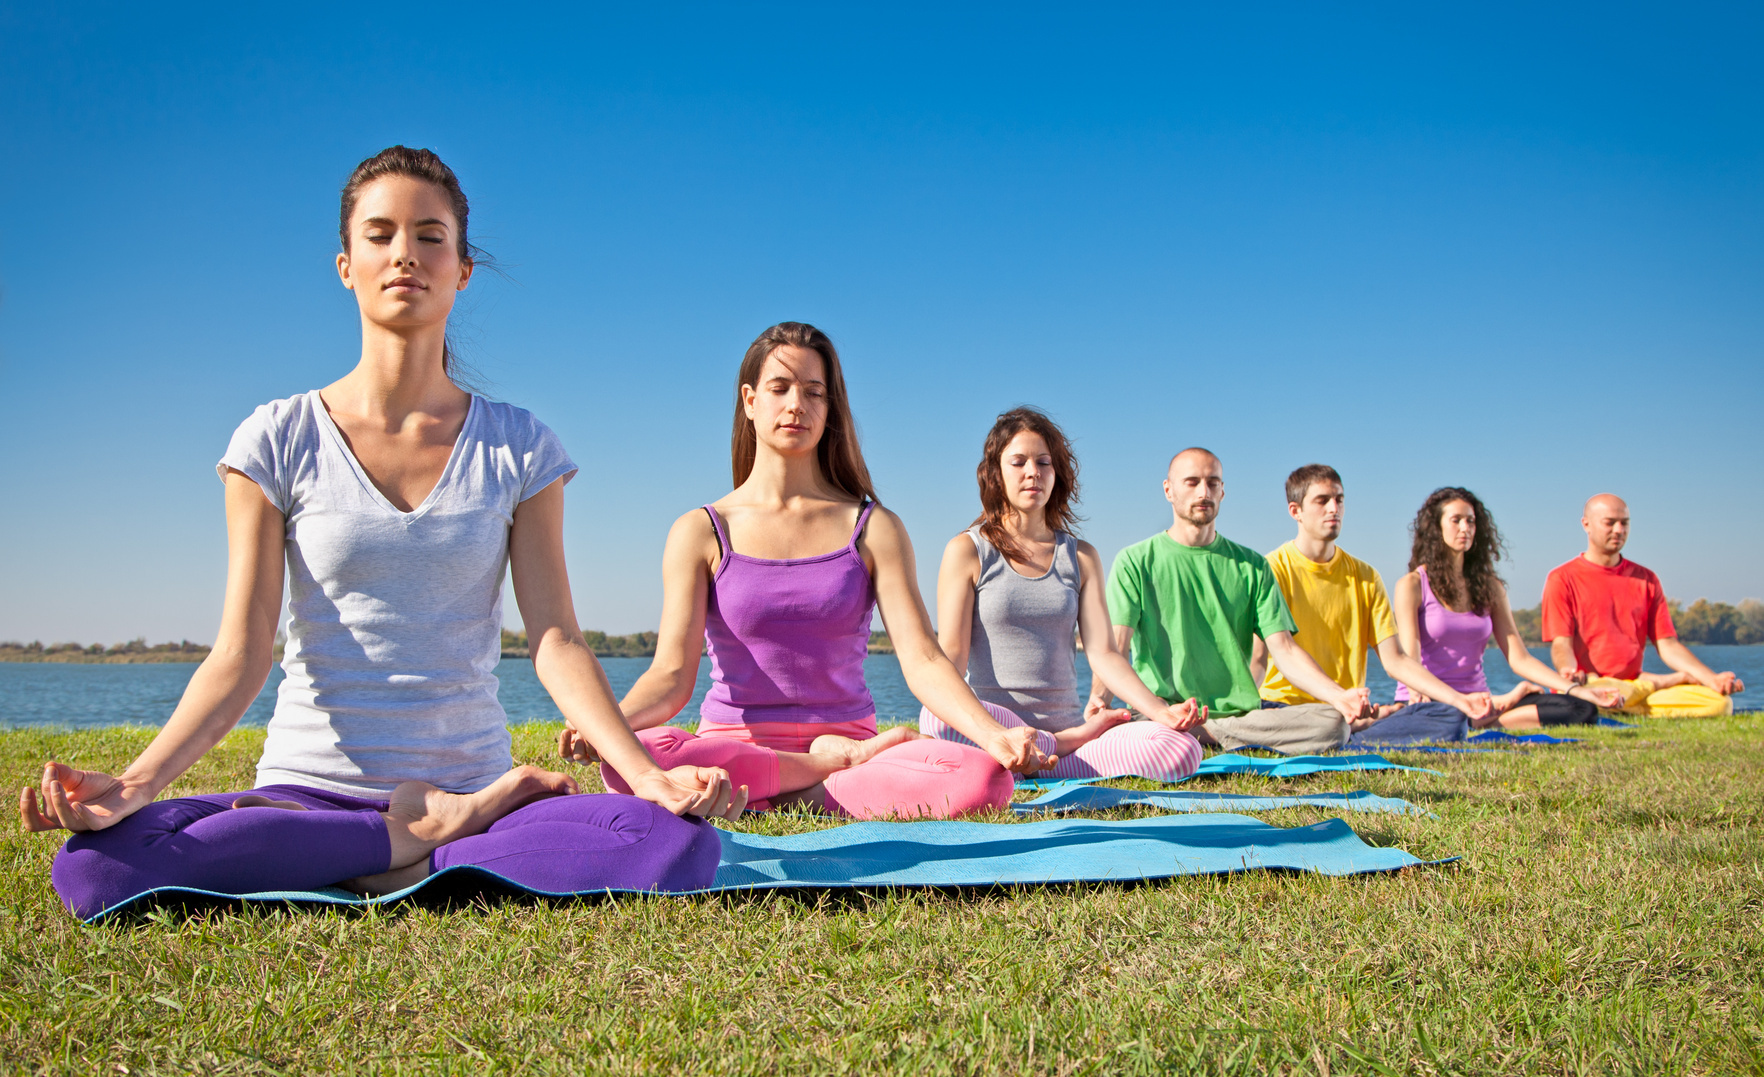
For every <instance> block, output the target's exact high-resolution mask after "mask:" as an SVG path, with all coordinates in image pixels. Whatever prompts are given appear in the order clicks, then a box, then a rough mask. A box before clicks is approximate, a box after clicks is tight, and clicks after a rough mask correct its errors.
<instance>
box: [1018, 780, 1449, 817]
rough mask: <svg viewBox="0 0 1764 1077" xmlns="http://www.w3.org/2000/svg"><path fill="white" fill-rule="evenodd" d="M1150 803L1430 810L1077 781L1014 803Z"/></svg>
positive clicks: (1354, 800) (1235, 808)
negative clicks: (1147, 788)
mask: <svg viewBox="0 0 1764 1077" xmlns="http://www.w3.org/2000/svg"><path fill="white" fill-rule="evenodd" d="M1128 807H1147V808H1162V809H1163V810H1165V811H1184V812H1189V811H1210V812H1240V811H1272V810H1273V809H1276V808H1321V809H1323V810H1325V811H1364V812H1389V813H1390V814H1392V815H1428V814H1431V813H1429V812H1428V811H1427V809H1426V808H1422V807H1419V806H1418V805H1415V804H1411V803H1409V802H1408V801H1406V800H1402V799H1400V798H1398V797H1381V796H1376V795H1374V794H1372V793H1369V792H1367V791H1366V790H1364V789H1360V790H1356V791H1354V792H1351V793H1306V794H1303V795H1301V796H1273V797H1261V796H1255V795H1253V794H1249V793H1209V792H1195V791H1189V790H1180V791H1178V790H1173V789H1152V790H1146V789H1116V788H1114V787H1113V786H1106V785H1091V784H1089V783H1088V782H1084V781H1079V782H1074V783H1071V784H1069V785H1065V786H1053V787H1051V788H1049V789H1048V791H1047V792H1045V793H1043V794H1042V795H1041V796H1038V797H1036V798H1035V799H1034V800H1025V801H1022V802H1020V803H1017V804H1012V805H1011V810H1012V811H1014V812H1016V813H1017V814H1018V815H1059V814H1063V813H1065V812H1074V811H1101V810H1103V809H1106V808H1128Z"/></svg>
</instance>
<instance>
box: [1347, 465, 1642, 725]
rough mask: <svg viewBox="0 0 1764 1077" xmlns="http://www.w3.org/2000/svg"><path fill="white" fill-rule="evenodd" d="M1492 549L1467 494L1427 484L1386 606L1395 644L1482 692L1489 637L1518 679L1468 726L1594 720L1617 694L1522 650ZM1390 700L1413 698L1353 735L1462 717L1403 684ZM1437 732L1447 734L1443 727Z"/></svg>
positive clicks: (1490, 532) (1483, 515)
mask: <svg viewBox="0 0 1764 1077" xmlns="http://www.w3.org/2000/svg"><path fill="white" fill-rule="evenodd" d="M1500 556H1501V539H1500V533H1499V532H1498V531H1497V530H1496V529H1495V524H1494V520H1493V518H1491V517H1490V516H1489V513H1488V509H1486V508H1485V507H1483V504H1482V502H1481V501H1480V500H1478V498H1477V497H1476V495H1475V494H1473V493H1471V492H1470V491H1469V490H1465V489H1463V488H1462V487H1457V486H1443V487H1441V488H1439V489H1438V490H1435V491H1433V493H1432V494H1430V495H1429V496H1428V498H1427V500H1426V502H1424V503H1423V504H1422V506H1421V509H1420V511H1419V512H1417V513H1416V514H1415V524H1414V547H1413V551H1412V552H1411V554H1410V557H1409V568H1410V572H1409V574H1408V575H1406V576H1404V577H1403V578H1402V579H1400V580H1398V581H1397V585H1396V594H1395V596H1394V598H1395V601H1394V602H1393V604H1392V605H1393V606H1394V612H1395V614H1396V622H1397V639H1398V641H1399V642H1400V643H1401V644H1402V648H1403V650H1404V652H1406V653H1407V654H1410V655H1413V656H1414V657H1415V658H1417V659H1418V660H1420V662H1421V664H1422V665H1423V666H1426V667H1427V671H1428V672H1429V673H1432V674H1433V675H1434V676H1436V677H1438V678H1439V679H1440V680H1442V681H1444V682H1445V683H1446V684H1448V685H1450V686H1451V687H1452V688H1455V689H1457V690H1458V691H1460V692H1463V693H1464V694H1465V695H1481V696H1483V697H1485V698H1488V697H1489V691H1488V678H1487V677H1486V676H1485V675H1484V672H1483V666H1482V655H1483V651H1484V650H1486V649H1487V648H1488V647H1489V646H1490V645H1491V644H1492V645H1494V646H1497V647H1499V648H1500V649H1501V651H1502V652H1503V653H1504V654H1505V655H1506V658H1507V664H1508V666H1510V667H1511V668H1512V670H1513V672H1514V673H1517V674H1518V675H1519V676H1520V677H1522V678H1526V679H1525V680H1522V681H1520V682H1519V684H1518V686H1517V687H1515V688H1514V689H1513V690H1512V691H1510V692H1507V693H1505V694H1503V695H1499V696H1493V697H1492V698H1491V700H1490V701H1491V703H1492V704H1493V706H1492V709H1491V710H1490V711H1489V712H1488V715H1487V717H1486V718H1483V719H1482V720H1480V721H1478V722H1476V723H1474V724H1476V725H1494V724H1496V723H1499V724H1500V725H1502V726H1504V727H1506V728H1509V729H1512V728H1536V727H1538V726H1540V725H1574V724H1585V723H1589V722H1593V721H1596V720H1597V719H1598V708H1599V707H1602V706H1612V705H1614V704H1616V703H1617V702H1619V700H1618V697H1617V694H1616V693H1615V692H1612V691H1609V690H1606V689H1594V688H1587V687H1585V686H1584V685H1576V684H1574V683H1572V682H1570V681H1569V680H1567V679H1566V678H1564V677H1562V676H1561V675H1560V674H1558V673H1557V672H1556V671H1555V670H1553V669H1551V668H1550V667H1549V666H1548V665H1547V664H1546V663H1544V662H1541V661H1539V660H1538V659H1537V658H1536V657H1535V656H1533V655H1532V653H1531V652H1530V651H1528V650H1527V649H1526V647H1525V639H1524V637H1523V636H1522V635H1521V634H1520V632H1519V628H1518V626H1517V625H1516V624H1515V623H1514V621H1513V611H1512V608H1511V607H1510V606H1509V604H1508V602H1507V588H1506V585H1505V584H1503V583H1502V582H1501V578H1500V577H1499V576H1498V575H1496V574H1495V570H1494V563H1495V561H1496V560H1498V559H1499V558H1500ZM1533 681H1535V682H1537V683H1535V684H1534V683H1532V682H1533ZM1546 689H1550V690H1553V691H1546ZM1397 699H1398V701H1399V702H1411V703H1413V704H1414V705H1412V706H1410V707H1408V708H1406V709H1405V710H1401V711H1398V712H1397V713H1396V714H1394V715H1391V716H1390V717H1389V718H1386V719H1385V720H1384V721H1383V722H1380V723H1379V724H1378V725H1375V726H1373V727H1372V730H1371V731H1369V732H1368V736H1367V739H1365V740H1364V741H1356V742H1355V743H1378V741H1376V740H1373V739H1371V733H1374V732H1378V731H1380V730H1385V731H1386V735H1388V730H1387V724H1388V727H1389V729H1394V728H1396V727H1398V726H1401V725H1404V724H1405V722H1407V723H1409V724H1415V723H1416V722H1418V721H1420V720H1422V719H1424V718H1425V717H1426V714H1423V713H1422V712H1423V710H1425V711H1426V712H1427V714H1432V713H1434V712H1437V713H1438V715H1439V716H1440V717H1443V718H1444V719H1446V720H1447V721H1448V722H1453V723H1458V724H1460V726H1467V725H1469V724H1471V723H1470V722H1469V720H1468V718H1466V717H1465V716H1463V715H1461V714H1458V712H1457V711H1456V710H1455V709H1454V708H1452V707H1449V706H1447V705H1446V704H1444V703H1434V702H1432V701H1429V700H1426V699H1421V698H1418V697H1411V694H1410V692H1409V690H1408V688H1407V686H1398V689H1397ZM1411 712H1413V713H1411ZM1460 735H1461V734H1460ZM1436 739H1452V738H1451V737H1450V735H1449V733H1444V734H1442V735H1440V736H1439V737H1437V738H1436Z"/></svg>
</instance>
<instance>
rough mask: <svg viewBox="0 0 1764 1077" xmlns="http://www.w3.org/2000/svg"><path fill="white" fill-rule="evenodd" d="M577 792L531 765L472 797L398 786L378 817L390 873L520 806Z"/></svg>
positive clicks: (422, 785)
mask: <svg viewBox="0 0 1764 1077" xmlns="http://www.w3.org/2000/svg"><path fill="white" fill-rule="evenodd" d="M575 791H576V781H575V779H574V778H571V777H570V776H569V775H567V774H559V773H557V772H556V771H551V770H541V769H539V768H538V767H533V766H520V767H515V768H514V769H513V770H511V771H509V772H508V773H507V774H504V775H503V776H502V777H500V778H498V779H496V780H495V781H494V782H492V783H490V785H489V786H487V787H485V788H483V789H480V790H478V791H477V792H476V793H466V794H459V793H448V792H444V791H442V790H440V789H437V788H435V787H434V786H432V785H430V784H429V783H428V782H403V783H400V784H399V785H398V786H397V787H396V788H394V789H393V790H392V795H391V796H390V797H388V798H387V800H388V803H387V806H386V810H385V811H384V812H382V813H381V818H383V819H385V820H386V831H387V834H388V836H389V837H390V838H391V841H392V858H391V869H390V870H394V871H395V870H397V869H399V868H403V867H407V866H409V865H412V864H415V863H417V862H418V861H423V862H425V863H426V862H427V859H428V855H429V853H431V852H433V851H434V850H435V849H437V848H439V847H440V846H442V845H446V844H447V843H448V842H450V841H458V840H459V839H460V838H467V837H471V836H472V835H473V834H482V833H483V832H484V831H485V830H488V829H489V828H490V824H491V823H494V822H495V821H496V820H498V819H500V818H502V817H503V816H505V815H507V814H508V813H509V812H511V811H514V810H515V809H516V808H519V807H520V806H522V805H523V804H530V803H532V802H533V801H535V800H541V799H544V798H545V797H553V796H562V795H565V794H569V793H574V792H575Z"/></svg>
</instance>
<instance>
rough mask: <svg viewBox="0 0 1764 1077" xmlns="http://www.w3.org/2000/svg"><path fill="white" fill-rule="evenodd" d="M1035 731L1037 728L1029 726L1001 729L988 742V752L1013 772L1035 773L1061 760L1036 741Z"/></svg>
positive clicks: (1002, 765) (999, 763)
mask: <svg viewBox="0 0 1764 1077" xmlns="http://www.w3.org/2000/svg"><path fill="white" fill-rule="evenodd" d="M1035 733H1036V730H1034V729H1031V728H1029V727H1028V726H1015V727H1013V728H1010V729H1001V730H999V732H998V734H997V735H996V736H994V737H993V738H992V739H991V740H990V741H988V742H987V744H986V754H987V755H990V756H991V757H992V758H993V759H995V760H997V761H998V765H999V766H1001V767H1003V768H1005V769H1006V770H1008V771H1010V772H1011V773H1012V774H1034V773H1035V772H1036V771H1038V770H1047V769H1049V768H1051V767H1052V766H1053V765H1054V764H1055V763H1057V762H1059V760H1058V759H1057V758H1055V757H1054V756H1051V755H1048V754H1047V753H1046V752H1043V751H1042V750H1041V748H1040V747H1039V746H1038V745H1037V744H1036V743H1035Z"/></svg>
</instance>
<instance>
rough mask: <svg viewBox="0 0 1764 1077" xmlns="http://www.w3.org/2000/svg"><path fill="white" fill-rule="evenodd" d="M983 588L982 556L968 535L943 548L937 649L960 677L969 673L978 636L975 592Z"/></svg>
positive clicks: (953, 539)
mask: <svg viewBox="0 0 1764 1077" xmlns="http://www.w3.org/2000/svg"><path fill="white" fill-rule="evenodd" d="M979 586H980V552H979V551H978V550H976V549H975V548H974V540H973V539H971V538H969V537H968V535H967V533H966V532H964V533H962V534H960V535H957V536H956V537H955V538H952V539H950V540H949V545H947V546H945V547H944V548H943V564H942V565H940V566H938V569H937V645H938V646H939V647H941V648H943V653H944V655H945V656H946V657H948V658H949V664H950V665H952V666H954V667H955V670H956V672H957V673H966V672H967V669H968V647H969V645H970V644H971V643H972V642H973V635H974V591H975V588H977V587H979Z"/></svg>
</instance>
